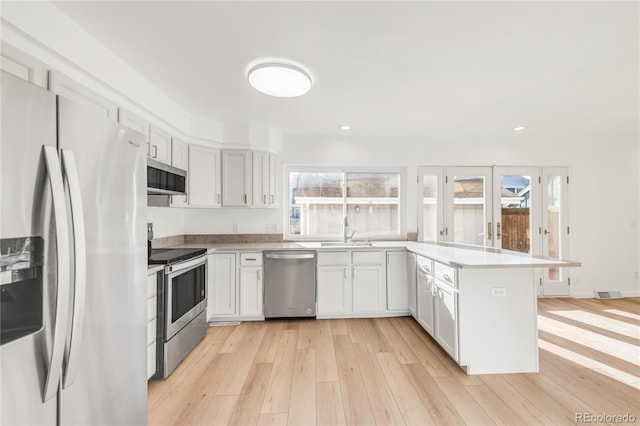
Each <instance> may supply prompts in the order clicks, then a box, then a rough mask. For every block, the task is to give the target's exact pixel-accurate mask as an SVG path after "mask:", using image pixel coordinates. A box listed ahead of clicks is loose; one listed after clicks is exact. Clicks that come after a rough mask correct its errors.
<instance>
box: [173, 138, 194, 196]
mask: <svg viewBox="0 0 640 426" xmlns="http://www.w3.org/2000/svg"><path fill="white" fill-rule="evenodd" d="M171 165H172V166H173V167H177V168H179V169H182V170H186V171H187V188H188V185H189V177H190V173H189V144H187V143H186V142H185V141H182V140H180V139H177V138H172V139H171ZM188 199H189V195H188V193H187V195H172V196H171V205H172V206H176V207H182V206H186V205H187V201H188Z"/></svg>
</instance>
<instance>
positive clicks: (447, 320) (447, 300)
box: [433, 280, 458, 361]
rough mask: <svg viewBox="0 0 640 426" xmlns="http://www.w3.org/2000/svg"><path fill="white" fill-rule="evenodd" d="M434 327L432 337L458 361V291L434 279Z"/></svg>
mask: <svg viewBox="0 0 640 426" xmlns="http://www.w3.org/2000/svg"><path fill="white" fill-rule="evenodd" d="M435 285H436V299H435V318H436V321H435V327H434V330H433V337H434V339H436V341H437V342H438V343H439V344H440V346H442V349H444V350H445V351H447V353H448V354H449V355H450V356H451V358H453V359H454V360H455V361H458V291H457V290H455V289H454V288H453V287H450V286H448V285H446V284H442V283H440V282H439V281H437V280H436V281H435Z"/></svg>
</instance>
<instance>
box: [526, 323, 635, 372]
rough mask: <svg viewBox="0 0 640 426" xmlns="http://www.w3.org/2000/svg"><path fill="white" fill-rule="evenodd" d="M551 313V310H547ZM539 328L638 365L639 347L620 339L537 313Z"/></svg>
mask: <svg viewBox="0 0 640 426" xmlns="http://www.w3.org/2000/svg"><path fill="white" fill-rule="evenodd" d="M549 313H552V311H549ZM538 328H539V330H542V331H546V332H549V333H553V334H555V335H556V336H559V337H561V338H563V339H567V340H570V341H572V342H574V343H578V344H580V345H583V346H585V347H587V348H592V349H595V350H597V351H600V352H602V353H605V354H608V355H611V356H614V357H616V358H619V359H621V360H624V361H627V362H629V363H632V364H635V365H640V347H638V345H633V344H631V343H627V342H625V341H622V340H618V339H615V338H612V337H609V336H605V335H603V334H599V333H596V332H593V331H590V330H587V329H584V328H580V327H576V326H574V325H571V324H567V323H565V322H562V321H558V320H555V319H551V318H548V317H546V316H544V315H538Z"/></svg>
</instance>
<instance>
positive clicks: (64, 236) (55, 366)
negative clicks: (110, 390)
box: [42, 146, 70, 402]
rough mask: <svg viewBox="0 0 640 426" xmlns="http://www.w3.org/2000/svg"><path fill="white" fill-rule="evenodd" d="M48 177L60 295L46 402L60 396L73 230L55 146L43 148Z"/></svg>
mask: <svg viewBox="0 0 640 426" xmlns="http://www.w3.org/2000/svg"><path fill="white" fill-rule="evenodd" d="M42 148H43V153H44V159H45V164H46V167H47V176H48V179H49V186H50V188H51V198H52V201H53V214H54V216H55V227H56V253H57V256H56V259H57V264H56V281H57V283H56V284H57V286H58V291H57V295H56V306H55V314H54V320H53V321H54V322H53V324H54V329H53V337H52V340H51V358H50V359H49V369H48V371H47V373H46V374H47V378H46V380H45V384H44V389H43V392H42V401H43V402H45V401H48V400H49V399H51V398H52V397H54V396H55V395H56V394H57V392H58V384H59V383H60V372H61V371H62V360H63V357H64V349H65V335H66V332H67V321H68V316H69V257H70V254H69V233H68V232H69V230H68V228H67V220H68V218H67V205H66V202H65V196H64V185H63V182H62V170H61V168H60V162H59V161H60V160H59V159H58V152H57V150H56V148H54V147H52V146H43V147H42Z"/></svg>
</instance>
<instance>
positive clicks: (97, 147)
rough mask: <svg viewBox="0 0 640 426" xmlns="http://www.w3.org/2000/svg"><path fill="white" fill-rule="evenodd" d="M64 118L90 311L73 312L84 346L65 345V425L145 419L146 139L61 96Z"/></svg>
mask: <svg viewBox="0 0 640 426" xmlns="http://www.w3.org/2000/svg"><path fill="white" fill-rule="evenodd" d="M58 117H59V122H58V134H59V145H60V149H61V152H62V155H63V157H64V156H65V154H68V153H72V154H73V157H74V158H75V161H74V162H75V166H76V167H75V168H76V170H77V175H78V183H79V187H80V194H81V197H80V198H81V200H82V201H81V202H82V210H83V213H84V229H85V235H86V236H85V245H86V253H80V252H78V253H76V259H79V258H83V259H84V260H85V262H86V263H85V264H86V292H85V294H84V297H85V304H84V309H83V310H84V317H83V318H74V322H76V321H82V326H81V327H80V329H81V330H82V335H81V336H73V337H72V338H70V339H69V341H70V342H73V343H72V344H73V345H76V344H79V345H80V347H79V349H78V350H77V351H76V350H74V348H68V351H67V353H68V354H73V353H77V354H78V357H77V358H75V360H74V359H73V358H70V359H69V358H68V359H67V362H72V363H74V362H77V364H76V365H65V371H68V370H70V369H71V370H74V371H75V379H74V380H69V381H68V382H67V381H65V386H64V388H63V389H62V391H61V395H60V424H87V425H89V424H109V425H118V424H127V425H132V424H146V413H147V377H146V371H147V368H146V360H147V357H146V350H147V345H146V342H147V337H146V333H147V329H146V325H147V315H146V302H147V293H146V292H147V290H146V270H147V268H146V260H147V241H146V219H147V210H146V162H145V149H146V144H145V139H144V136H143V135H141V134H138V133H135V132H132V131H130V130H128V129H126V128H124V127H122V126H120V125H118V124H116V123H113V122H111V121H109V120H107V119H104V118H103V117H99V116H97V115H95V114H94V113H92V112H91V111H87V110H85V109H83V108H82V107H79V106H77V105H76V104H74V103H73V102H72V101H69V100H68V99H65V98H62V97H58ZM76 261H77V260H76ZM82 284H83V283H81V282H78V283H75V285H74V288H75V289H76V291H77V289H78V287H77V286H79V285H82ZM76 294H77V293H76ZM70 330H71V328H70ZM69 333H70V334H71V331H69ZM70 337H71V336H70ZM65 378H66V377H65Z"/></svg>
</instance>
